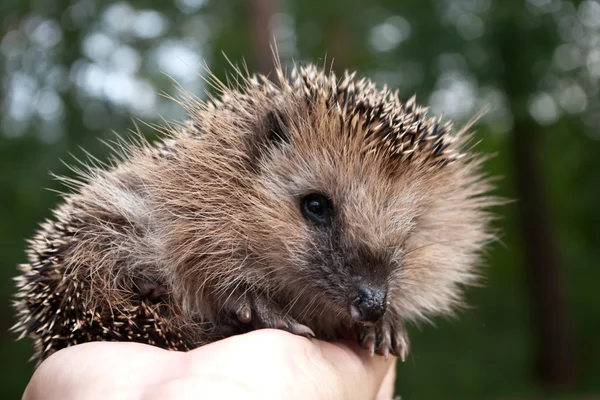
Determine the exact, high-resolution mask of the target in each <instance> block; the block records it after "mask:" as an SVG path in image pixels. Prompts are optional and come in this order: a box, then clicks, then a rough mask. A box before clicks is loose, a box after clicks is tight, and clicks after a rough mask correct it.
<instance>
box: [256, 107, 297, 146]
mask: <svg viewBox="0 0 600 400" xmlns="http://www.w3.org/2000/svg"><path fill="white" fill-rule="evenodd" d="M289 131H290V128H289V125H288V121H287V118H286V117H285V115H283V113H282V112H281V111H274V110H272V111H269V112H268V113H267V115H266V116H265V117H264V119H263V128H262V129H261V132H260V133H259V135H263V138H262V140H260V139H259V142H260V143H261V144H262V146H263V147H266V148H271V147H274V146H278V147H281V146H285V145H287V144H290V136H289Z"/></svg>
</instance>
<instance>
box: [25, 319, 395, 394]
mask: <svg viewBox="0 0 600 400" xmlns="http://www.w3.org/2000/svg"><path fill="white" fill-rule="evenodd" d="M395 365H396V360H395V359H390V360H389V361H387V362H386V361H385V359H384V358H383V357H380V356H373V357H372V356H370V355H369V354H368V353H367V352H366V351H364V350H360V349H358V348H356V347H355V346H354V345H353V344H349V343H346V342H343V343H342V342H340V343H327V342H323V341H320V340H308V339H306V338H304V337H300V336H295V335H292V334H289V333H287V332H283V331H278V330H270V329H263V330H257V331H254V332H251V333H248V334H245V335H238V336H233V337H230V338H228V339H224V340H221V341H218V342H215V343H212V344H209V345H206V346H202V347H199V348H197V349H195V350H192V351H189V352H186V353H183V352H172V351H166V350H162V349H159V348H157V347H152V346H148V345H143V344H139V343H124V342H93V343H86V344H81V345H77V346H73V347H69V348H67V349H64V350H61V351H59V352H57V353H55V354H53V355H52V356H51V357H49V358H48V359H47V360H46V361H44V362H43V363H42V364H41V365H40V367H39V368H38V369H37V370H36V372H35V373H34V375H33V377H32V378H31V381H30V382H29V385H28V386H27V389H26V390H25V393H24V395H23V400H37V399H46V400H54V399H61V400H67V399H78V400H80V399H115V400H117V399H136V400H147V399H148V400H149V399H153V400H161V399H177V400H183V399H192V398H193V399H219V400H229V399H232V400H233V399H235V400H239V399H250V400H257V399H261V400H262V399H287V400H296V399H298V400H306V399H314V400H333V399H343V400H353V399H357V400H358V399H360V400H364V399H377V400H380V399H381V400H383V399H386V400H387V399H391V398H392V395H393V389H394V379H395Z"/></svg>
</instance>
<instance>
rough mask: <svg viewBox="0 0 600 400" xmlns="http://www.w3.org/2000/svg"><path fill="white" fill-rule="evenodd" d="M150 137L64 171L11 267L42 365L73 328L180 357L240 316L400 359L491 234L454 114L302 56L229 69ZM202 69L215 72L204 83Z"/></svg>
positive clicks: (23, 329)
mask: <svg viewBox="0 0 600 400" xmlns="http://www.w3.org/2000/svg"><path fill="white" fill-rule="evenodd" d="M236 71H237V75H236V79H235V82H236V84H235V85H229V86H228V85H226V84H223V83H221V82H219V81H217V80H215V81H214V82H212V84H213V86H214V87H215V89H216V91H215V94H213V95H209V96H208V98H207V99H206V100H199V99H197V98H195V97H193V96H191V95H188V96H184V97H185V98H184V99H183V100H180V103H181V104H182V105H183V106H184V108H185V109H186V111H187V112H188V115H189V119H188V120H187V121H186V122H183V123H181V124H175V125H171V126H169V127H167V128H164V129H163V133H164V134H163V136H162V138H161V139H160V140H159V141H158V142H156V143H154V144H151V143H149V142H148V141H146V140H144V139H143V138H142V137H141V136H138V137H137V138H136V137H134V138H133V139H132V140H125V139H117V141H116V143H117V145H118V146H117V148H116V151H115V154H116V155H115V156H114V157H113V158H112V159H111V160H110V162H106V163H102V162H96V161H94V159H93V158H91V159H90V160H91V162H88V163H83V164H82V165H83V166H82V167H73V169H74V170H75V171H76V172H77V174H76V178H62V180H63V182H64V183H65V184H66V185H67V186H68V187H69V189H70V190H69V191H68V193H66V194H64V195H63V198H62V203H61V205H59V206H58V207H57V208H56V209H55V210H54V211H53V217H52V218H51V219H48V220H46V221H45V222H44V223H43V224H41V227H40V229H39V231H38V232H37V234H36V235H35V237H34V238H33V239H32V240H30V242H29V248H28V251H27V256H28V262H27V263H26V264H22V265H20V266H19V271H20V275H19V276H18V277H17V278H15V279H16V287H17V293H16V296H15V300H14V306H15V308H16V311H17V318H18V323H17V324H16V325H15V326H14V327H13V329H14V330H15V331H16V332H18V333H20V337H24V336H29V337H31V338H32V339H33V342H34V350H35V351H34V353H35V354H34V356H33V358H34V359H35V360H37V361H38V363H39V362H41V361H42V360H44V359H45V358H47V357H48V356H49V355H51V354H52V353H54V352H56V351H58V350H60V349H62V348H65V347H68V346H71V345H76V344H78V343H83V342H89V341H134V342H140V343H146V344H150V345H153V346H158V347H161V348H164V349H169V350H175V351H186V350H190V349H193V348H196V347H198V346H202V345H205V344H208V343H211V342H214V341H216V340H219V339H223V338H226V337H229V336H232V335H236V334H241V333H245V332H249V331H252V330H256V329H263V328H274V329H282V330H286V331H288V332H291V333H293V334H297V335H303V336H306V337H309V338H313V337H314V338H317V339H322V340H336V339H351V340H353V341H356V342H358V343H359V345H360V346H361V347H362V348H365V349H367V350H369V351H370V352H371V354H378V355H381V356H385V357H386V358H387V357H389V356H390V355H392V356H396V357H400V358H401V359H402V360H404V359H405V358H406V357H407V355H408V352H409V347H410V345H409V338H408V335H407V331H406V326H407V324H408V323H417V322H419V321H425V320H429V319H430V318H432V317H434V316H437V315H442V316H444V315H453V313H454V311H455V310H456V309H458V308H460V307H461V306H462V305H463V303H464V302H463V299H462V298H463V292H464V288H465V287H466V286H467V285H469V284H472V283H474V282H476V281H477V277H478V275H479V274H478V266H479V265H480V264H481V262H482V250H483V249H484V248H485V246H486V245H487V244H488V243H489V242H490V241H492V240H493V239H494V233H493V232H492V230H491V227H490V226H491V221H492V214H491V211H490V206H493V205H494V204H496V203H497V202H496V200H495V199H494V197H492V196H491V195H490V191H491V189H492V186H491V184H490V179H489V177H487V176H486V175H485V174H484V173H483V170H482V164H483V161H484V159H485V157H484V156H482V155H480V154H477V153H475V152H474V151H473V150H472V147H471V145H470V143H471V142H472V140H471V138H472V133H470V126H471V125H467V126H466V127H465V128H463V129H460V130H455V129H454V128H453V126H452V124H451V123H450V122H444V121H443V120H442V119H441V118H439V117H435V116H429V114H428V109H427V108H425V107H422V106H419V105H417V104H416V101H415V97H414V96H413V97H411V98H410V99H409V100H407V101H401V100H400V96H399V93H398V91H392V90H389V89H388V88H386V87H383V88H378V87H377V86H376V85H375V84H374V83H373V82H372V81H370V80H369V79H367V78H362V79H358V78H356V74H355V73H349V72H346V73H345V74H344V75H343V76H342V77H340V78H338V77H337V76H336V74H335V73H334V72H333V71H331V70H326V69H324V68H319V67H316V66H315V65H313V64H308V65H304V66H301V65H297V64H293V65H291V66H290V67H289V68H288V69H284V68H282V67H281V66H280V65H278V66H277V68H276V73H275V74H274V75H273V76H272V77H267V76H264V75H250V74H248V73H246V72H243V73H242V72H240V70H239V69H238V70H236ZM215 79H216V78H215Z"/></svg>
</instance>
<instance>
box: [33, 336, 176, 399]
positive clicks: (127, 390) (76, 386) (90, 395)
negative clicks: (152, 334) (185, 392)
mask: <svg viewBox="0 0 600 400" xmlns="http://www.w3.org/2000/svg"><path fill="white" fill-rule="evenodd" d="M169 357H170V353H169V352H167V351H164V350H161V349H158V348H156V347H152V346H148V345H143V344H137V343H117V342H113V343H108V342H104V343H100V342H95V343H86V344H81V345H77V346H73V347H69V348H67V349H63V350H61V351H59V352H57V353H55V354H53V355H52V356H51V357H49V358H48V359H47V360H46V361H44V362H43V363H42V364H41V365H40V367H39V368H38V369H37V370H36V371H35V373H34V374H33V377H32V378H31V380H30V382H29V384H28V386H27V388H26V389H25V393H24V394H23V399H24V400H35V399H48V400H54V399H61V400H62V399H82V398H85V399H91V400H93V399H105V398H111V399H125V398H139V394H140V393H143V390H144V389H143V388H144V387H146V386H147V384H148V382H152V384H156V385H158V384H159V382H161V381H163V379H165V377H164V376H162V374H160V373H159V372H160V369H158V368H154V369H153V368H148V367H149V366H152V365H163V364H164V363H165V362H166V361H167V360H168V359H169Z"/></svg>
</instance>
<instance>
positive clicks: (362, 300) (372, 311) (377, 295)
mask: <svg viewBox="0 0 600 400" xmlns="http://www.w3.org/2000/svg"><path fill="white" fill-rule="evenodd" d="M386 292H387V291H386V289H385V288H382V287H377V286H374V285H369V284H366V283H359V284H358V285H357V286H356V292H355V293H356V294H355V295H354V297H352V298H351V299H350V315H351V316H352V319H354V320H355V321H358V322H377V321H378V320H379V319H380V318H381V317H383V314H385V308H386V302H387V299H386V294H387V293H386Z"/></svg>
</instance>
